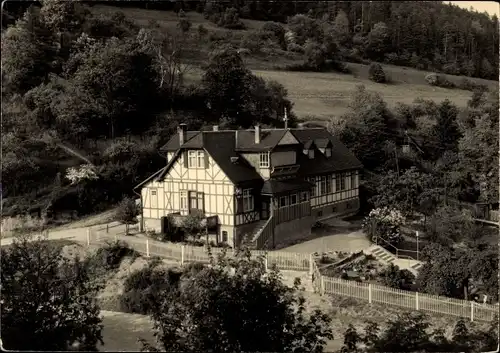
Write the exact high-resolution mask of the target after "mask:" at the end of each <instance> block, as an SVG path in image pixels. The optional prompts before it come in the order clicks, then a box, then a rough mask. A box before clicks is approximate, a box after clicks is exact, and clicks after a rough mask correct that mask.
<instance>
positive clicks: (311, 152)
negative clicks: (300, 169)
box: [307, 148, 314, 159]
mask: <svg viewBox="0 0 500 353" xmlns="http://www.w3.org/2000/svg"><path fill="white" fill-rule="evenodd" d="M307 155H308V156H309V159H313V158H314V150H313V149H312V148H311V149H310V150H309V151H307Z"/></svg>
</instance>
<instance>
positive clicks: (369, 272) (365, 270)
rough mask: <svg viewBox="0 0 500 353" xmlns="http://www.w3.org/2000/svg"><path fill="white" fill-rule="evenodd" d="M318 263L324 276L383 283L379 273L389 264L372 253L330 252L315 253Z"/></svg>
mask: <svg viewBox="0 0 500 353" xmlns="http://www.w3.org/2000/svg"><path fill="white" fill-rule="evenodd" d="M314 255H315V260H316V264H317V266H318V269H319V271H320V273H321V274H322V275H323V276H327V277H335V278H342V279H347V280H356V281H363V282H370V283H376V284H382V283H381V282H380V281H379V280H378V279H379V274H380V273H382V272H384V271H385V270H386V268H387V265H385V264H382V263H381V262H379V261H377V260H376V259H375V257H373V256H372V255H365V254H364V253H363V252H362V251H361V252H358V253H343V252H336V251H335V252H334V251H331V252H328V253H323V254H317V253H316V254H314Z"/></svg>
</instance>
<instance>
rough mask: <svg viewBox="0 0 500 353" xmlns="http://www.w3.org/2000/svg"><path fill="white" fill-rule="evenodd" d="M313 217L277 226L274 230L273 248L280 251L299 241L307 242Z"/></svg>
mask: <svg viewBox="0 0 500 353" xmlns="http://www.w3.org/2000/svg"><path fill="white" fill-rule="evenodd" d="M313 224H314V217H313V216H307V217H302V218H299V219H294V220H293V221H290V222H285V223H281V224H278V225H277V226H276V227H275V228H274V248H275V249H280V248H284V247H287V246H290V245H293V244H297V243H298V242H300V241H305V240H309V239H310V236H311V229H312V226H313Z"/></svg>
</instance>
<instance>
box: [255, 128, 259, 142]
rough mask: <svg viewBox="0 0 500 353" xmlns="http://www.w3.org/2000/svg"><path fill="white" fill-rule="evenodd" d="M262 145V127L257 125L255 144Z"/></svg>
mask: <svg viewBox="0 0 500 353" xmlns="http://www.w3.org/2000/svg"><path fill="white" fill-rule="evenodd" d="M259 143H260V126H259V125H255V144H259Z"/></svg>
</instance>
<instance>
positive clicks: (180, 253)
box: [86, 228, 499, 322]
mask: <svg viewBox="0 0 500 353" xmlns="http://www.w3.org/2000/svg"><path fill="white" fill-rule="evenodd" d="M109 240H121V241H124V242H126V243H127V244H128V245H129V246H130V247H131V248H133V249H134V250H136V251H137V252H139V253H141V254H144V255H146V256H147V257H150V256H158V257H161V258H164V259H168V260H174V261H178V262H180V264H181V265H183V264H185V263H189V262H201V263H209V262H210V256H209V255H208V253H207V249H206V248H205V247H196V246H189V245H182V244H174V243H165V242H159V241H155V240H151V239H148V238H135V237H130V236H129V237H127V236H109V235H107V234H106V233H103V232H100V231H91V230H90V228H89V229H88V230H87V241H86V242H87V245H91V244H103V243H105V242H106V241H109ZM211 251H212V254H213V256H217V255H218V254H219V253H221V252H222V251H223V249H221V248H212V249H211ZM251 254H252V258H258V257H259V256H260V257H262V259H263V261H264V264H265V266H266V268H271V266H272V265H276V267H277V268H278V269H280V270H286V271H308V272H309V274H310V275H311V277H312V286H313V289H314V291H315V292H316V293H319V294H321V295H325V294H334V295H341V296H347V297H351V298H356V299H360V300H366V301H368V303H370V304H371V303H379V304H385V305H390V306H396V307H401V308H405V309H411V310H421V311H424V312H428V313H432V314H443V315H450V316H455V317H463V318H467V319H470V320H471V321H487V322H489V321H491V320H493V318H494V316H495V314H498V311H499V306H498V305H490V304H480V303H476V302H473V301H466V300H460V299H453V298H447V297H442V296H435V295H430V294H424V293H418V292H410V291H404V290H399V289H394V288H390V287H385V286H381V285H375V284H369V283H362V282H357V281H349V280H343V279H340V278H333V277H327V276H323V275H321V273H320V271H319V268H318V266H317V265H316V261H315V260H314V258H313V256H312V254H301V253H291V252H284V251H267V252H266V251H259V250H252V251H251ZM226 255H227V256H234V251H233V250H232V249H226Z"/></svg>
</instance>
